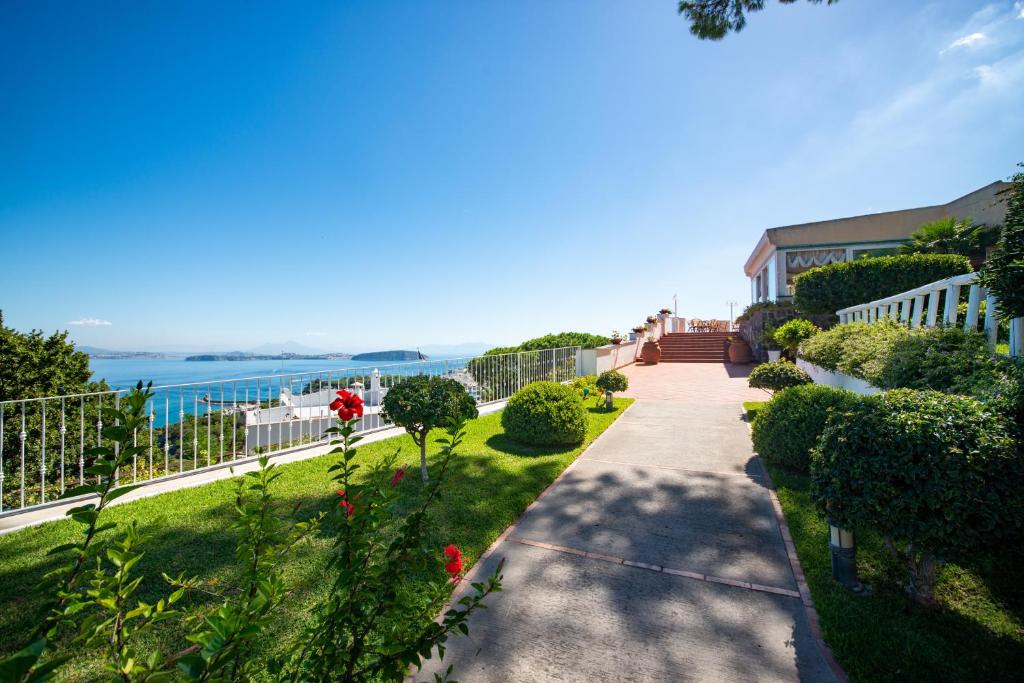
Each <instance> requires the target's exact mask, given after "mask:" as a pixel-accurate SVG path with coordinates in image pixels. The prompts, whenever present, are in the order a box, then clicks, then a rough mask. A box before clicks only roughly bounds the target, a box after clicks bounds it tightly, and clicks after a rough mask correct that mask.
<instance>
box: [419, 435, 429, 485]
mask: <svg viewBox="0 0 1024 683" xmlns="http://www.w3.org/2000/svg"><path fill="white" fill-rule="evenodd" d="M420 474H421V475H423V483H427V482H428V481H430V475H429V474H427V435H426V434H420Z"/></svg>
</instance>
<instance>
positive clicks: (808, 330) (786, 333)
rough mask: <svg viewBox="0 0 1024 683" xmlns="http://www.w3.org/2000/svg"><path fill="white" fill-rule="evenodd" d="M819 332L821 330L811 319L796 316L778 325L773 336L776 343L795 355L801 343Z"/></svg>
mask: <svg viewBox="0 0 1024 683" xmlns="http://www.w3.org/2000/svg"><path fill="white" fill-rule="evenodd" d="M819 332H821V330H820V329H819V328H818V326H817V325H815V324H814V323H812V322H811V321H810V320H804V319H802V318H794V319H793V320H789V321H787V322H785V323H783V324H782V325H781V326H780V327H778V328H777V329H776V330H775V333H774V334H773V335H772V336H773V337H774V339H775V343H776V344H778V345H779V346H781V347H782V348H783V349H785V350H786V351H788V352H789V353H791V354H793V355H794V356H795V355H796V350H797V349H798V348H799V347H800V343H801V342H803V341H805V340H807V339H810V338H811V337H813V336H814V335H816V334H818V333H819Z"/></svg>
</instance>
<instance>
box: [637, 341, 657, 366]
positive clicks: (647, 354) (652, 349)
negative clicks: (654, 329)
mask: <svg viewBox="0 0 1024 683" xmlns="http://www.w3.org/2000/svg"><path fill="white" fill-rule="evenodd" d="M640 360H642V361H643V362H644V363H645V364H647V365H657V364H658V361H660V360H661V347H660V346H658V342H657V341H656V340H655V339H654V337H652V336H649V337H647V340H646V341H645V342H644V345H643V347H642V348H641V349H640Z"/></svg>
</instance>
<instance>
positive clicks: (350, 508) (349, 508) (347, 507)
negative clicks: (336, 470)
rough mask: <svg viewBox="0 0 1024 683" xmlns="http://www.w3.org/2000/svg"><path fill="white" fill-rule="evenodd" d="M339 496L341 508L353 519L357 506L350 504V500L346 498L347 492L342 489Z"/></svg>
mask: <svg viewBox="0 0 1024 683" xmlns="http://www.w3.org/2000/svg"><path fill="white" fill-rule="evenodd" d="M338 495H339V496H341V507H343V508H344V509H345V515H346V516H348V517H351V516H352V513H354V512H355V511H356V506H355V505H353V504H352V503H350V502H348V499H347V498H345V492H344V491H342V490H341V489H339V490H338Z"/></svg>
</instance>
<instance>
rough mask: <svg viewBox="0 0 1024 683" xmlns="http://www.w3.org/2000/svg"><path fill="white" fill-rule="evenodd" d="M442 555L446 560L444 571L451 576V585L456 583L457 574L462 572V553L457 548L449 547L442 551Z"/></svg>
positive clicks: (457, 579)
mask: <svg viewBox="0 0 1024 683" xmlns="http://www.w3.org/2000/svg"><path fill="white" fill-rule="evenodd" d="M444 555H445V557H447V558H448V562H446V563H445V565H444V570H445V571H446V572H448V574H449V575H451V577H452V583H458V581H459V574H460V573H461V572H462V551H461V550H459V548H458V546H455V545H450V546H448V547H447V548H445V549H444Z"/></svg>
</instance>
